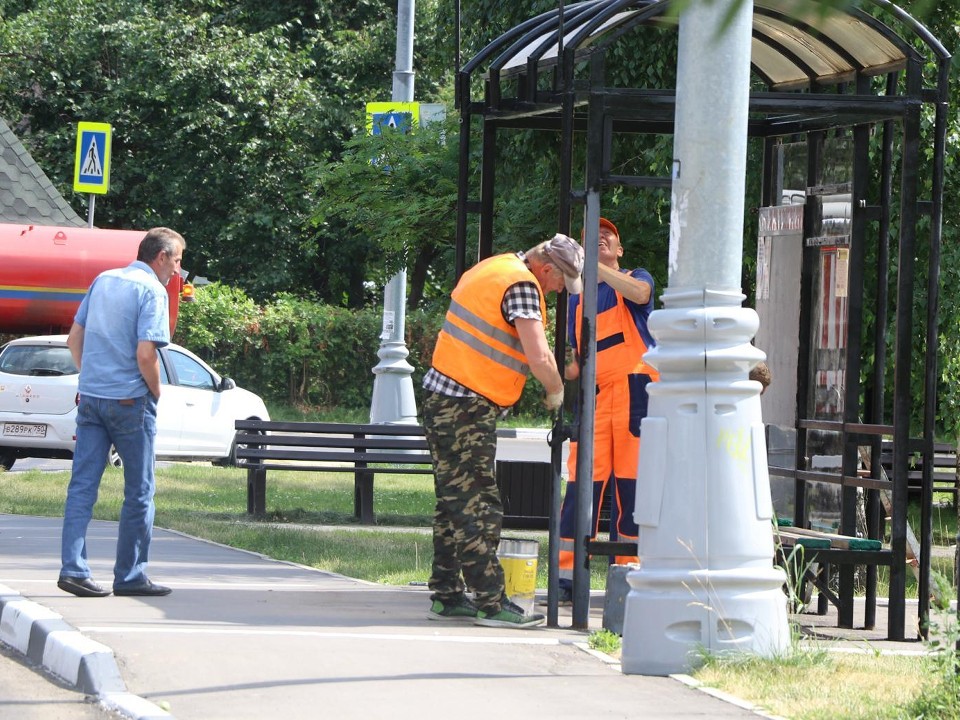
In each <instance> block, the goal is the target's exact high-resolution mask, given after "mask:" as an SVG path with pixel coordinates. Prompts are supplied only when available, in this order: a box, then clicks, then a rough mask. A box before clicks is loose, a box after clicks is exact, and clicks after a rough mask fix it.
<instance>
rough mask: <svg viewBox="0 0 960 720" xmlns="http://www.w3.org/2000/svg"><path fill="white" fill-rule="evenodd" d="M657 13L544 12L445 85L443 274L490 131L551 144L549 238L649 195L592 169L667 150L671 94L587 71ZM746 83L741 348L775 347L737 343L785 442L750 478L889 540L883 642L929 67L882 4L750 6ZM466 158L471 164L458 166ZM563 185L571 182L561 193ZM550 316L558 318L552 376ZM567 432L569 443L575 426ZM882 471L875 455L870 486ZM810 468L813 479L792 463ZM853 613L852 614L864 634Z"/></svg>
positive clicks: (942, 77) (919, 34)
mask: <svg viewBox="0 0 960 720" xmlns="http://www.w3.org/2000/svg"><path fill="white" fill-rule="evenodd" d="M674 4H675V3H674V2H673V0H586V1H585V2H578V3H573V4H570V5H564V4H563V3H562V2H561V3H560V4H559V6H558V7H557V8H555V9H552V10H550V11H548V12H544V13H542V14H540V15H538V16H536V17H533V18H530V19H528V20H526V21H525V22H523V23H521V24H519V25H517V26H515V27H513V28H511V29H510V30H508V31H507V32H505V33H503V34H502V35H501V36H500V37H498V38H496V39H495V40H493V41H492V42H490V43H489V44H488V45H487V46H486V47H485V48H483V49H482V50H481V51H480V52H479V53H477V54H476V55H475V56H474V57H473V58H471V59H470V60H469V61H468V62H466V63H465V64H464V65H463V66H462V68H460V69H459V71H458V73H457V92H456V102H457V108H458V111H459V113H460V117H461V134H460V139H459V142H460V182H459V194H458V210H457V238H456V242H457V248H456V249H457V254H456V265H457V275H458V276H459V275H460V274H461V273H462V272H463V271H464V270H465V269H466V267H467V265H468V241H467V229H468V227H474V226H475V227H476V228H477V238H478V239H477V245H476V253H475V255H473V257H474V258H483V257H486V256H488V255H490V254H492V252H493V247H494V222H493V220H494V205H495V199H496V197H497V192H498V187H497V182H496V171H497V147H498V139H499V137H500V136H501V134H502V133H503V132H504V131H508V130H516V129H526V130H535V131H544V132H550V133H556V134H559V148H560V158H559V167H560V172H559V183H558V187H557V207H558V209H559V213H558V217H557V229H558V230H560V231H561V232H566V233H568V234H569V232H570V229H571V225H572V224H573V223H572V219H573V217H574V213H575V212H582V211H583V208H584V207H585V206H586V204H587V203H588V201H596V202H598V205H602V201H603V196H604V194H608V195H609V193H611V191H612V190H613V189H614V188H630V189H631V191H635V192H646V191H650V190H652V189H659V190H660V191H662V189H664V188H669V187H670V185H671V180H670V177H669V176H668V174H667V173H665V174H664V175H662V176H649V175H625V174H622V172H621V170H620V168H618V167H617V166H615V164H614V163H613V162H612V160H611V156H612V154H613V150H612V148H613V146H614V143H615V142H616V139H617V138H618V136H620V135H622V134H640V135H672V133H673V121H674V111H675V100H676V89H675V88H671V87H655V88H650V87H622V86H619V85H617V83H616V79H615V77H621V76H622V74H613V73H610V72H608V71H609V69H610V67H612V66H614V65H615V64H616V60H615V59H612V58H611V57H609V55H610V50H611V48H615V47H617V44H618V43H620V42H630V43H634V44H636V43H638V42H642V39H643V38H644V37H647V36H648V35H646V34H649V33H661V32H675V31H676V28H677V19H676V17H675V15H674V13H673V12H672V11H673V10H675V8H674ZM658 47H660V46H659V45H658ZM751 67H752V88H751V94H750V105H749V118H750V119H749V124H748V134H749V136H750V138H751V142H756V143H760V144H761V145H762V148H763V167H762V178H761V182H760V187H761V190H760V197H755V198H748V206H756V207H759V210H760V214H761V220H760V225H761V230H760V237H759V238H758V246H760V248H762V249H764V250H765V252H766V253H767V254H766V256H764V257H760V258H758V263H759V264H760V266H762V267H764V270H765V271H766V272H767V277H766V278H762V277H760V278H758V295H757V298H758V312H759V313H760V315H761V333H762V332H763V327H764V323H765V322H767V321H768V320H769V323H768V324H769V325H773V324H776V326H777V328H778V334H777V336H776V337H774V336H773V335H768V336H765V337H764V338H763V342H761V338H760V337H759V335H758V339H757V342H758V345H760V346H761V347H763V349H764V350H765V351H766V352H767V353H768V356H769V357H770V358H771V361H777V360H778V359H783V363H782V364H781V365H779V366H777V365H775V366H774V376H775V377H776V378H777V382H776V383H775V384H776V385H779V386H780V388H781V390H780V395H781V398H780V399H781V402H780V404H779V405H776V406H771V405H770V403H768V402H767V400H769V398H765V400H764V403H765V404H764V406H763V408H764V419H765V421H768V422H769V420H768V412H769V413H771V414H772V415H773V416H774V419H775V423H773V424H775V425H776V426H777V429H778V431H779V430H785V431H786V432H787V434H788V435H792V436H793V437H794V438H795V442H794V443H793V446H792V450H791V451H789V452H787V453H786V457H785V458H784V456H783V455H781V457H780V459H779V460H778V461H776V465H775V466H774V465H773V464H772V465H771V468H770V475H771V479H772V482H776V481H779V482H786V483H788V484H789V485H790V486H791V488H792V499H791V502H790V505H791V508H792V510H793V513H794V516H795V517H794V520H795V522H799V523H803V524H805V525H808V524H809V523H810V522H811V517H812V513H813V512H814V508H813V505H814V504H815V503H814V502H813V499H814V497H815V496H816V494H817V493H818V492H820V489H822V488H823V487H830V488H833V489H834V494H835V496H836V498H837V500H838V503H839V509H838V511H837V517H836V518H835V521H836V524H837V529H838V530H839V531H840V532H841V533H843V534H847V535H855V534H856V532H857V519H856V504H857V497H858V494H861V495H863V496H865V497H866V509H867V517H868V521H867V525H868V527H867V531H868V533H869V535H870V537H875V538H883V537H889V539H890V546H889V547H890V550H891V553H892V564H891V568H890V606H889V608H890V611H889V616H888V617H889V619H888V628H887V632H888V637H890V638H891V639H905V637H906V633H907V631H906V629H905V628H906V624H907V623H906V619H905V615H904V612H905V611H904V606H905V602H904V598H905V592H906V573H907V570H906V568H907V567H908V565H907V560H908V558H909V557H910V555H911V549H910V547H909V541H910V537H909V536H910V532H909V528H908V525H907V519H906V508H907V502H908V496H909V493H910V492H911V488H910V485H909V473H910V467H911V455H913V456H914V457H917V456H919V457H920V458H921V459H922V468H923V477H922V484H921V500H922V507H923V518H922V521H921V527H920V528H919V529H918V532H917V535H918V536H919V538H920V543H919V548H918V549H917V550H916V552H915V554H916V555H917V557H918V559H919V584H920V587H921V591H920V592H919V593H918V594H919V597H920V605H921V609H920V614H921V623H923V621H924V620H925V619H926V616H927V612H928V609H929V607H928V602H929V601H928V600H927V598H928V597H929V592H928V590H929V587H930V544H931V542H930V541H931V515H930V508H931V506H932V492H933V479H932V468H933V467H934V449H935V443H934V439H935V438H934V435H935V432H934V430H935V428H934V425H935V422H934V421H935V417H936V405H935V398H936V378H937V356H936V352H937V309H938V292H939V262H940V250H939V248H940V242H941V224H942V215H943V175H944V171H943V164H944V154H945V138H946V124H947V117H946V115H947V102H948V93H947V79H948V74H949V67H950V54H949V53H948V52H947V51H946V49H945V48H944V46H943V45H942V44H941V43H940V42H939V40H938V39H937V38H936V37H934V36H933V34H932V33H931V32H930V31H929V30H928V29H927V28H925V27H924V26H923V25H922V24H921V23H919V22H918V21H917V20H915V19H914V18H913V17H911V16H910V15H909V14H908V13H906V12H905V11H904V10H902V9H901V8H899V7H897V6H896V5H894V4H893V3H892V2H889V1H888V0H867V1H866V2H864V3H862V4H861V7H860V8H851V9H848V10H844V11H834V12H830V13H828V14H824V13H823V12H822V10H821V7H820V5H819V4H818V3H817V2H813V1H812V0H755V1H754V3H753V21H752V41H751ZM724 80H725V79H724V78H723V77H717V79H716V82H718V83H722V82H724ZM476 143H479V149H480V152H478V153H473V152H471V148H472V146H473V145H475V144H476ZM838 158H839V159H838ZM475 164H478V166H476V167H475V166H474V165H475ZM575 177H577V178H581V180H578V181H577V186H576V187H575V186H574V178H575ZM792 205H799V208H797V207H794V208H793V209H790V206H792ZM791 228H792V229H793V234H790V233H788V232H787V230H790V229H791ZM597 232H598V228H597V227H595V226H594V227H589V226H587V227H584V236H585V239H586V242H588V243H589V242H595V241H596V239H597ZM764 232H767V233H768V235H766V236H764V235H763V233H764ZM787 236H789V237H791V238H792V239H791V240H783V239H782V238H784V237H787ZM778 254H779V256H780V257H781V259H783V260H784V261H785V262H787V264H786V265H784V266H783V267H779V266H778V265H777V261H776V258H777V257H778ZM771 256H772V258H773V261H771ZM788 256H789V257H792V260H787V258H788ZM771 262H772V264H771ZM921 262H922V265H920V264H918V263H921ZM764 263H766V265H764ZM841 271H842V273H843V276H842V277H841ZM778 273H780V274H779V275H778ZM831 273H832V274H831ZM838 278H839V279H838ZM763 282H768V283H769V282H774V283H779V284H782V285H784V286H787V285H789V286H791V287H793V288H794V291H793V292H794V296H791V297H792V298H793V299H791V300H789V302H790V303H793V304H794V305H795V306H794V307H793V311H792V313H793V314H792V315H789V317H787V318H786V320H784V319H783V317H781V316H780V315H777V314H776V313H777V312H781V310H778V309H777V308H773V307H772V308H768V309H766V310H765V309H764V308H761V307H760V305H761V304H762V301H763V298H762V297H761V294H760V289H761V286H762V283H763ZM775 287H776V285H775ZM825 287H826V288H828V290H829V292H826V291H824V288H825ZM770 292H771V293H773V291H772V290H771V291H770ZM774 294H775V293H774ZM915 297H916V298H922V300H923V301H922V302H921V303H920V304H921V305H922V306H923V308H924V314H923V315H922V316H919V317H915V316H914V314H913V312H912V309H913V308H914V306H915V302H914V299H915ZM767 299H769V297H768V298H767ZM765 313H767V314H766V315H765ZM565 314H566V313H565V304H564V303H560V305H559V307H558V311H557V333H556V335H557V342H558V347H557V355H558V358H561V359H562V356H563V355H562V348H563V344H564V342H565V321H566V318H565ZM888 338H893V342H891V343H889V344H888ZM791 357H792V360H791V359H790V358H791ZM784 358H785V359H784ZM778 369H779V372H778ZM921 373H922V375H923V377H924V378H925V385H924V387H923V392H922V395H921V394H917V393H915V392H913V391H912V390H911V378H912V377H914V376H917V375H919V374H921ZM891 375H892V377H893V378H894V381H893V393H892V395H893V397H887V396H885V394H884V386H885V383H884V379H885V377H888V376H891ZM784 386H785V389H784ZM771 402H772V401H771ZM916 408H921V409H922V412H919V413H918V412H915V410H916ZM918 417H919V418H920V420H919V421H918V420H916V418H918ZM912 418H913V419H914V422H913V424H912V425H911V419H912ZM580 432H581V433H582V434H583V436H584V437H590V436H591V435H592V428H583V427H582V428H580ZM555 452H558V451H557V450H555ZM885 456H889V457H890V458H892V459H891V460H890V461H889V462H888V463H887V464H886V466H887V467H886V470H885V469H884V463H883V462H882V460H883V458H884V457H885ZM818 457H827V458H830V459H832V460H833V461H834V463H833V465H831V464H830V463H823V462H814V459H816V458H818ZM555 494H559V493H555ZM558 502H559V500H556V503H558ZM885 503H887V504H888V507H887V509H886V510H885V509H884V505H885ZM887 516H889V517H890V522H889V526H885V520H884V518H885V517H887ZM839 575H840V592H839V593H838V595H839V596H840V599H841V602H840V605H839V624H840V625H841V626H845V627H853V622H854V620H853V616H852V613H853V606H852V595H853V588H854V575H853V566H846V567H844V566H841V568H840V571H839ZM875 588H876V567H875V566H874V567H870V568H868V569H867V571H866V590H867V593H868V598H869V597H871V596H872V597H873V598H874V599H875V592H876V590H875ZM844 597H849V598H850V602H844V601H843V600H844ZM872 613H873V609H872V607H871V602H868V608H867V614H866V617H865V618H864V623H865V626H866V627H871V626H872V624H873V622H874V617H875V616H874V615H873V614H872Z"/></svg>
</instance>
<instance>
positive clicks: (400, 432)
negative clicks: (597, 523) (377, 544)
mask: <svg viewBox="0 0 960 720" xmlns="http://www.w3.org/2000/svg"><path fill="white" fill-rule="evenodd" d="M236 430H237V437H236V443H237V466H238V467H241V468H245V469H246V471H247V512H248V513H249V514H251V515H254V516H256V517H262V516H264V515H265V514H266V492H267V471H268V470H286V471H302V472H315V473H334V472H341V473H342V472H347V473H352V474H353V478H354V479H353V487H354V490H353V510H354V516H355V517H356V518H357V519H359V520H360V522H362V523H364V524H373V523H374V522H375V514H374V511H373V479H374V476H375V475H378V474H382V473H392V474H399V475H408V474H429V475H432V474H433V466H432V462H431V459H430V451H429V449H428V447H427V441H426V438H425V437H424V433H423V427H421V426H420V425H405V424H385V425H379V424H377V425H373V424H369V425H355V424H351V423H322V422H278V421H266V420H237V421H236ZM497 434H498V436H500V437H512V436H515V435H516V431H511V430H510V429H504V430H499V431H498V433H497ZM496 476H497V486H498V487H499V488H500V495H501V499H502V501H503V513H504V517H503V527H504V528H522V529H546V527H547V523H548V520H549V515H550V485H551V482H552V478H553V473H552V470H551V467H550V464H549V463H543V462H526V461H523V462H520V461H503V462H501V461H497V465H496Z"/></svg>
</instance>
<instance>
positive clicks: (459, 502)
mask: <svg viewBox="0 0 960 720" xmlns="http://www.w3.org/2000/svg"><path fill="white" fill-rule="evenodd" d="M498 413H499V408H497V407H496V406H495V405H494V404H492V403H491V402H489V401H488V400H485V399H483V398H479V397H466V398H456V397H448V396H446V395H440V394H438V393H427V397H426V400H425V401H424V403H423V428H424V431H425V434H426V436H427V443H428V444H429V446H430V453H431V455H432V456H433V468H434V476H435V480H434V489H435V490H436V494H437V505H436V509H435V510H434V514H433V573H432V575H431V577H430V583H429V586H430V589H431V590H432V591H433V594H432V595H431V599H432V600H441V601H447V600H453V599H456V598H458V597H459V596H460V595H462V594H463V592H464V590H465V589H466V588H470V589H472V590H473V592H474V601H475V602H476V604H477V606H478V607H479V608H480V609H481V610H483V611H485V612H490V613H497V612H499V611H500V601H501V599H502V598H503V568H501V567H500V561H499V560H498V559H497V546H498V545H499V544H500V529H501V527H502V525H503V504H502V503H501V501H500V491H499V490H498V489H497V482H496V475H495V473H494V467H495V466H494V463H495V460H496V453H497V414H498Z"/></svg>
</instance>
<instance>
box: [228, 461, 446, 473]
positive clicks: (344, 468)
mask: <svg viewBox="0 0 960 720" xmlns="http://www.w3.org/2000/svg"><path fill="white" fill-rule="evenodd" d="M247 467H248V468H249V469H261V468H262V469H264V470H291V471H294V472H298V471H299V472H323V473H333V472H343V473H355V472H357V471H360V472H363V471H369V472H371V473H388V474H392V475H432V474H433V469H432V468H426V467H396V466H393V467H368V468H363V467H356V466H355V465H285V464H283V463H275V462H265V463H256V464H251V465H248V466H247Z"/></svg>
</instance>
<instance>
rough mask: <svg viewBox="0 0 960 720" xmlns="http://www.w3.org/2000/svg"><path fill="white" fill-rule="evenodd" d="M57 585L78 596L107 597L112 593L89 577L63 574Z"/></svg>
mask: <svg viewBox="0 0 960 720" xmlns="http://www.w3.org/2000/svg"><path fill="white" fill-rule="evenodd" d="M57 587H58V588H60V589H61V590H65V591H66V592H68V593H70V594H71V595H76V596H77V597H106V596H107V595H109V594H110V591H109V590H104V589H103V588H102V587H100V586H99V585H98V584H97V583H96V582H94V581H93V579H91V578H88V577H85V578H75V577H67V576H66V575H61V576H60V579H59V580H57Z"/></svg>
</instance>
